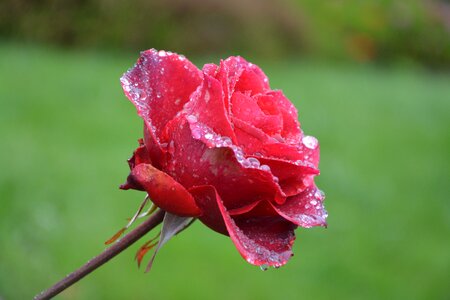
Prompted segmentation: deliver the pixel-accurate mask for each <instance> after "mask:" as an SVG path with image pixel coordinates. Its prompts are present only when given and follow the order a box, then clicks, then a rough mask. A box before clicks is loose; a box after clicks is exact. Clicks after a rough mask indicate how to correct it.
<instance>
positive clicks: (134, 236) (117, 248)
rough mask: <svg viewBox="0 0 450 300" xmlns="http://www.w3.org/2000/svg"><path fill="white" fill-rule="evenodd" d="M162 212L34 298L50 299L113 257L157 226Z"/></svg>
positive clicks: (158, 212)
mask: <svg viewBox="0 0 450 300" xmlns="http://www.w3.org/2000/svg"><path fill="white" fill-rule="evenodd" d="M164 213H165V212H164V211H163V210H158V211H157V212H155V213H154V214H153V215H152V216H151V217H150V218H148V219H147V220H146V221H145V222H143V223H142V224H141V225H139V226H138V227H136V228H135V229H134V230H132V231H130V233H128V234H127V235H125V236H124V237H123V238H122V239H120V240H119V241H117V242H116V243H114V244H113V245H112V246H110V247H108V248H106V249H105V250H104V251H103V252H102V253H100V254H99V255H97V256H96V257H94V258H92V259H91V260H89V261H88V262H87V263H86V264H85V265H83V266H82V267H80V268H79V269H78V270H75V271H73V272H72V273H70V274H69V275H67V276H66V277H64V278H63V279H61V280H60V281H59V282H57V283H56V284H55V285H53V286H51V287H50V288H49V289H47V290H45V291H43V292H41V293H40V294H39V295H36V296H35V297H34V299H35V300H42V299H50V298H52V297H54V296H56V295H58V294H59V293H61V292H62V291H64V290H65V289H67V288H68V287H70V286H71V285H73V284H74V283H75V282H77V281H78V280H80V279H82V278H83V277H84V276H86V275H88V274H89V273H91V272H92V271H94V270H95V269H97V268H98V267H100V266H101V265H103V264H104V263H106V262H107V261H109V260H110V259H111V258H113V257H115V256H116V255H117V254H119V253H120V252H122V251H123V250H125V249H126V248H128V247H129V246H131V245H132V244H134V242H136V241H137V240H139V239H140V238H141V237H142V236H144V235H145V234H146V233H147V232H149V231H150V230H152V229H153V228H155V227H156V226H158V225H159V223H161V222H162V220H163V218H164Z"/></svg>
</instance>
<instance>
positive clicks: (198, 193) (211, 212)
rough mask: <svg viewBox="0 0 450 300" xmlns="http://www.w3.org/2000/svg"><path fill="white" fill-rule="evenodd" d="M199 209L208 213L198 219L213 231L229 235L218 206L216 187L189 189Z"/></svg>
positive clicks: (203, 186)
mask: <svg viewBox="0 0 450 300" xmlns="http://www.w3.org/2000/svg"><path fill="white" fill-rule="evenodd" d="M189 192H190V193H191V195H192V196H193V197H194V199H195V203H197V205H198V207H200V209H201V210H202V211H205V212H207V213H205V214H202V215H201V216H199V217H198V219H199V220H200V221H201V222H202V223H203V224H205V225H206V226H208V227H209V228H211V229H212V230H214V231H216V232H218V233H221V234H224V235H228V231H227V228H226V226H225V222H224V221H223V217H222V214H221V213H220V210H219V207H218V206H217V200H216V193H215V189H214V187H212V186H210V185H202V186H195V187H192V188H190V189H189Z"/></svg>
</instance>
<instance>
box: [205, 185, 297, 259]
mask: <svg viewBox="0 0 450 300" xmlns="http://www.w3.org/2000/svg"><path fill="white" fill-rule="evenodd" d="M205 194H208V205H209V206H213V205H214V204H213V201H214V200H215V205H216V206H215V211H214V214H215V217H216V218H218V216H219V213H220V215H221V216H222V218H223V222H224V223H225V226H226V228H227V231H228V234H229V235H230V237H231V239H232V241H233V243H234V244H235V246H236V248H237V249H238V251H239V253H240V254H241V256H242V257H243V258H244V259H245V260H247V261H248V262H249V263H251V264H253V265H257V266H261V265H268V266H275V267H279V266H282V265H284V264H285V263H286V262H287V261H288V260H289V258H290V257H291V256H292V251H291V249H292V244H293V243H294V240H295V234H294V229H295V227H296V226H295V225H294V224H292V223H291V222H288V221H286V220H284V219H283V218H281V217H279V216H264V217H254V218H239V217H237V216H236V217H231V216H230V214H229V212H228V211H227V209H226V208H225V206H224V205H223V202H222V200H221V198H220V196H219V194H218V193H217V191H216V189H215V188H214V187H213V186H210V187H209V188H208V190H203V195H205Z"/></svg>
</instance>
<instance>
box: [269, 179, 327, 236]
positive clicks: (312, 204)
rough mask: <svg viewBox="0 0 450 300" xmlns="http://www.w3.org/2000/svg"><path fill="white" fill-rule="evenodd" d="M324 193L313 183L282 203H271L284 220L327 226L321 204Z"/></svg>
mask: <svg viewBox="0 0 450 300" xmlns="http://www.w3.org/2000/svg"><path fill="white" fill-rule="evenodd" d="M324 199H325V196H324V194H323V193H322V191H320V190H319V189H318V188H317V187H316V186H315V185H313V186H311V187H309V188H307V189H306V190H305V191H303V192H302V193H301V194H298V195H296V196H293V197H289V198H288V199H287V200H286V202H285V203H284V204H283V205H273V207H274V209H275V210H276V211H277V212H278V213H279V214H280V216H282V217H283V218H285V219H286V220H289V221H291V222H292V223H294V224H297V225H299V226H302V227H305V228H309V227H313V226H325V227H326V226H327V222H326V219H327V217H328V213H327V211H326V210H325V208H324V206H323V200H324Z"/></svg>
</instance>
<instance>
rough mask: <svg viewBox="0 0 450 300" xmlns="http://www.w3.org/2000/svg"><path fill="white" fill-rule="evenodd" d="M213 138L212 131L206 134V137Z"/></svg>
mask: <svg viewBox="0 0 450 300" xmlns="http://www.w3.org/2000/svg"><path fill="white" fill-rule="evenodd" d="M212 138H213V134H212V133H207V134H205V139H207V140H211V139H212Z"/></svg>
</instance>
